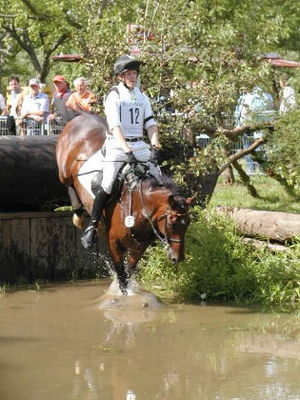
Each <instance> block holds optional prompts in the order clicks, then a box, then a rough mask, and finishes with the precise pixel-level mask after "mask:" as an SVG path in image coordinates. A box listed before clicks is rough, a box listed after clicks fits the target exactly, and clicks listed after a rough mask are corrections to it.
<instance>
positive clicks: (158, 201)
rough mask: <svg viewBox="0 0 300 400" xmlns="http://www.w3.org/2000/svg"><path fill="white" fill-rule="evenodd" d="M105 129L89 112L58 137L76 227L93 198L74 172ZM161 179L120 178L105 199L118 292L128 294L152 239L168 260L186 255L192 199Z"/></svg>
mask: <svg viewBox="0 0 300 400" xmlns="http://www.w3.org/2000/svg"><path fill="white" fill-rule="evenodd" d="M107 131H108V126H107V123H106V120H105V119H104V118H101V117H99V116H97V115H93V114H87V115H80V116H78V117H76V118H74V119H72V120H71V121H69V122H68V124H67V125H66V126H65V128H64V130H63V131H62V133H61V134H60V135H59V137H58V141H57V146H56V160H57V165H58V171H59V179H60V181H61V182H62V183H63V184H64V185H66V186H67V188H68V193H69V197H70V200H71V205H72V208H73V212H74V214H73V223H74V224H75V225H76V226H77V227H80V228H83V220H82V218H83V215H82V209H83V207H84V208H85V210H86V211H87V212H88V214H91V211H92V206H93V198H92V196H91V195H90V194H89V193H88V191H87V190H86V189H85V188H84V187H83V186H82V185H81V184H80V182H79V179H78V171H79V169H80V167H81V166H82V165H83V163H84V162H85V161H86V160H87V159H88V158H89V157H91V156H92V155H93V154H94V153H95V152H96V151H98V150H99V149H100V148H102V146H103V144H104V142H105V138H106V132H107ZM162 180H163V183H158V182H157V181H156V179H155V178H153V177H151V176H144V177H142V178H141V179H140V180H139V182H138V184H137V186H136V187H135V188H134V189H131V188H130V187H129V185H128V184H126V182H124V184H123V187H122V189H121V190H120V193H118V194H117V196H115V197H113V199H112V200H111V201H108V202H107V203H106V206H105V209H104V212H103V218H104V227H105V236H106V241H107V246H108V251H109V253H110V256H111V259H112V262H113V272H114V273H115V275H116V276H117V282H118V285H119V289H120V290H121V293H122V294H128V284H129V282H130V279H131V278H132V277H133V275H134V273H135V271H136V265H137V263H138V261H139V260H140V259H141V257H142V255H143V254H144V252H145V250H146V249H147V247H148V246H149V245H150V244H152V243H153V242H154V241H155V240H156V239H158V240H160V241H161V242H162V243H163V244H164V246H165V247H166V249H167V254H168V257H169V259H170V260H171V262H172V263H174V264H176V263H178V262H180V261H183V260H184V238H185V233H186V230H187V228H188V225H189V223H190V218H189V212H188V211H189V207H190V205H191V204H192V198H190V197H189V198H185V197H183V196H181V195H180V194H179V191H178V190H179V188H178V186H177V185H176V184H175V183H174V182H173V181H172V180H171V179H170V178H168V177H166V176H164V177H163V178H162ZM111 197H112V196H111ZM129 215H130V217H131V215H132V216H133V218H134V225H133V226H132V227H127V226H125V223H124V219H126V216H129ZM131 218H132V217H131ZM99 228H100V227H99V226H98V231H99Z"/></svg>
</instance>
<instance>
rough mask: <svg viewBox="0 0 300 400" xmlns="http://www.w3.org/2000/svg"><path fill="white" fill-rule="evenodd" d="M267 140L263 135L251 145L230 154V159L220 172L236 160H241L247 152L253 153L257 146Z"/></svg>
mask: <svg viewBox="0 0 300 400" xmlns="http://www.w3.org/2000/svg"><path fill="white" fill-rule="evenodd" d="M265 142H266V139H265V138H264V137H261V138H259V139H257V140H255V142H253V143H252V144H251V145H250V146H249V147H247V148H246V149H243V150H240V151H237V152H236V153H234V154H233V155H232V156H230V157H229V158H228V161H227V162H226V163H225V164H224V165H223V166H222V167H221V168H220V174H221V173H222V172H223V171H224V170H225V169H226V168H228V167H229V165H231V164H232V163H234V162H235V161H237V160H239V159H240V158H242V157H244V156H246V155H247V154H250V153H252V152H253V151H254V150H255V149H256V148H257V147H259V146H260V145H262V144H263V143H265Z"/></svg>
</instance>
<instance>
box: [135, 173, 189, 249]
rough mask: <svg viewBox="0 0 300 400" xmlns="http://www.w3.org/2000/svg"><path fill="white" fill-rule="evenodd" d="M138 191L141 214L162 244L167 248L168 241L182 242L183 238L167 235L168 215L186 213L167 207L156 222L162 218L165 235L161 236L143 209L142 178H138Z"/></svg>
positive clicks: (181, 215)
mask: <svg viewBox="0 0 300 400" xmlns="http://www.w3.org/2000/svg"><path fill="white" fill-rule="evenodd" d="M139 192H140V196H141V200H142V206H143V209H142V214H143V215H144V217H146V219H147V220H148V221H149V223H150V225H151V228H152V230H153V233H154V234H155V236H156V237H157V238H158V239H159V240H160V241H161V242H162V244H163V245H164V246H165V247H167V248H169V247H170V243H172V242H173V243H183V239H175V238H172V237H169V235H168V216H171V217H173V218H177V217H183V216H185V215H186V214H187V213H179V212H177V211H173V210H171V209H170V208H168V209H167V210H166V211H165V212H164V213H163V214H162V215H161V216H160V217H159V218H158V219H157V220H156V222H159V221H161V220H162V219H164V221H165V225H164V226H165V235H164V236H162V235H161V234H160V233H159V231H158V230H157V229H156V228H155V226H154V223H153V221H152V219H151V217H150V215H148V214H147V212H146V209H145V202H144V196H143V190H142V180H140V185H139Z"/></svg>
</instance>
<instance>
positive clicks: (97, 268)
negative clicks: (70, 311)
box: [0, 212, 105, 283]
mask: <svg viewBox="0 0 300 400" xmlns="http://www.w3.org/2000/svg"><path fill="white" fill-rule="evenodd" d="M71 217H72V213H71V212H31V213H30V212H23V213H7V214H3V213H2V214H0V283H3V282H9V283H25V282H34V281H37V280H63V279H72V278H77V279H78V278H86V277H96V276H104V275H105V262H104V257H105V256H104V254H105V246H104V245H103V246H102V245H101V247H102V248H98V247H97V250H98V251H95V252H91V251H87V250H85V249H84V248H83V247H82V245H81V243H80V235H81V231H79V230H77V229H76V228H75V227H74V226H73V224H72V218H71ZM97 246H98V245H97Z"/></svg>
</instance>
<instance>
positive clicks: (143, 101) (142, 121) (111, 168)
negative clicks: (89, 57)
mask: <svg viewBox="0 0 300 400" xmlns="http://www.w3.org/2000/svg"><path fill="white" fill-rule="evenodd" d="M141 64H142V62H141V61H138V60H136V59H135V58H133V57H131V56H128V55H122V56H121V57H119V58H118V59H117V61H116V62H115V64H114V73H115V75H116V76H117V78H118V80H119V84H118V85H117V86H113V87H112V88H111V89H110V90H109V92H108V94H107V96H106V99H105V103H104V106H105V115H106V118H107V122H108V126H109V132H107V136H106V142H105V149H106V156H105V161H104V163H103V164H104V167H103V180H102V183H101V186H100V189H99V192H98V193H97V195H96V197H95V200H94V204H93V210H92V214H91V219H90V222H89V224H88V227H87V228H86V230H85V232H84V233H83V235H82V237H81V242H82V244H83V246H84V247H85V248H86V249H90V248H91V247H92V244H93V241H94V237H95V231H96V227H97V225H98V222H99V219H100V216H101V212H102V210H103V208H104V205H105V202H106V201H107V199H108V197H109V195H110V194H111V191H112V187H113V183H114V180H115V178H116V176H117V174H118V171H119V170H120V168H121V167H122V165H123V164H124V162H127V163H129V164H131V165H135V164H136V163H137V162H138V161H141V162H148V167H149V173H150V174H151V175H154V176H156V177H157V178H158V179H159V176H160V174H161V173H160V170H159V168H158V167H157V166H158V156H159V148H160V144H159V138H158V127H157V123H156V121H155V119H154V117H153V114H152V109H151V105H150V102H149V99H148V97H147V96H146V95H145V94H144V93H142V92H141V91H140V89H139V88H138V87H137V86H136V84H137V79H138V75H139V71H140V65H141ZM144 129H146V131H147V134H148V137H149V141H150V145H149V144H147V143H146V142H144V140H143V130H144Z"/></svg>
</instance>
